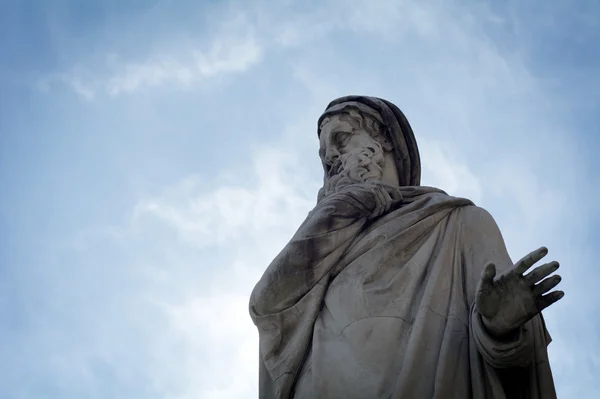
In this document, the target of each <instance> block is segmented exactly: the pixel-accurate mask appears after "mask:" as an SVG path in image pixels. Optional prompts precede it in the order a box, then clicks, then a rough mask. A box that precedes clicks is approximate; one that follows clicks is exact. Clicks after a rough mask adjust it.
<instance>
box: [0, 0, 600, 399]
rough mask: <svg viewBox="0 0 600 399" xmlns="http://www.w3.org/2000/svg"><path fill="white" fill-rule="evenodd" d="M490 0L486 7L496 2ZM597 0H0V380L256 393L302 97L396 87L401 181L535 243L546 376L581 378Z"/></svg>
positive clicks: (581, 394)
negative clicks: (404, 157)
mask: <svg viewBox="0 0 600 399" xmlns="http://www.w3.org/2000/svg"><path fill="white" fill-rule="evenodd" d="M500 3H501V4H502V5H500ZM598 20H600V3H598V2H597V1H595V0H587V1H586V0H581V1H577V2H571V1H568V0H552V1H545V0H536V1H533V2H520V1H517V0H509V1H507V2H495V1H491V0H489V1H484V2H480V1H477V2H476V1H461V0H419V1H416V0H413V1H408V0H352V1H341V0H323V1H316V0H315V1H308V0H285V1H279V2H272V1H267V0H252V1H242V0H239V1H191V0H190V1H173V0H147V1H141V0H128V1H125V0H118V1H117V0H107V1H95V2H94V1H84V2H82V1H74V0H55V1H46V2H44V1H41V0H38V1H35V0H31V1H16V0H14V1H10V0H7V1H3V2H1V3H0V397H2V398H11V399H19V398H32V399H42V398H64V399H70V398H73V399H80V398H99V399H106V398H122V399H132V398H134V399H138V398H139V399H146V398H165V399H166V398H168V399H184V398H185V399H188V398H189V399H192V398H224V399H231V398H251V397H256V395H257V379H258V363H257V359H258V357H257V356H258V339H257V332H256V329H255V327H254V325H253V324H252V321H251V320H250V317H249V316H248V310H247V303H248V297H249V294H250V291H251V289H252V287H253V286H254V284H255V283H256V281H257V280H258V278H259V277H260V275H261V274H262V272H263V270H264V269H265V268H266V266H267V265H268V264H269V262H270V261H271V260H272V258H273V257H274V256H275V255H276V254H277V253H278V252H279V250H281V248H283V246H284V244H285V243H286V242H287V241H288V240H289V238H290V237H291V235H292V234H293V233H294V231H295V229H296V228H297V227H298V225H299V224H300V223H301V221H302V220H303V219H304V216H305V215H306V213H307V212H308V211H309V210H310V209H311V207H312V206H313V205H314V203H315V200H316V195H317V190H318V188H319V187H320V183H321V179H322V176H321V166H320V162H319V159H318V155H317V147H318V141H317V138H316V121H317V118H318V116H319V115H320V113H321V112H322V111H323V110H324V108H325V106H326V105H327V103H328V102H329V101H330V100H332V99H334V98H336V97H338V96H341V95H346V94H365V95H374V96H379V97H383V98H386V99H388V100H390V101H392V102H394V103H396V104H397V105H398V106H399V107H400V108H401V109H402V110H403V111H404V112H405V113H406V115H407V117H408V119H409V121H410V122H411V124H412V126H413V128H414V131H415V134H416V137H417V140H418V143H419V146H420V149H421V156H422V163H423V184H424V185H433V186H437V187H440V188H442V189H444V190H446V191H447V192H448V193H450V194H452V195H457V196H466V197H468V198H470V199H472V200H473V201H475V202H476V203H477V204H478V205H480V206H482V207H484V208H486V209H488V210H489V211H490V212H491V213H492V215H494V217H495V218H496V221H497V222H498V224H499V226H500V228H501V229H502V231H503V234H504V237H505V239H506V242H507V246H508V249H509V251H510V253H511V256H512V257H513V259H514V260H516V259H518V258H520V257H521V256H522V255H524V254H526V253H528V252H529V251H531V250H533V249H535V248H537V247H539V246H541V245H546V246H548V247H549V249H550V255H549V256H548V257H549V258H550V259H556V260H559V261H560V262H561V264H562V268H561V272H560V273H561V275H562V276H563V283H561V286H560V287H561V288H562V289H564V290H565V292H566V296H565V298H564V299H563V300H562V301H560V302H559V303H558V304H556V305H554V306H553V307H552V308H550V309H548V310H547V311H545V317H546V321H547V325H548V329H549V330H550V333H551V335H552V337H553V339H554V342H553V343H552V344H551V346H550V356H551V363H552V367H553V371H554V374H555V380H556V385H557V389H558V394H559V397H560V398H578V399H596V398H600V379H599V378H598V376H600V350H598V348H599V347H600V317H598V315H599V314H600V290H599V289H598V286H599V285H598V281H599V280H600V269H599V268H598V265H597V264H596V259H597V258H598V257H597V256H595V255H596V253H595V251H596V250H598V246H597V245H596V244H597V243H598V240H599V233H600V231H599V229H598V227H597V226H598V223H599V222H600V219H599V215H600V213H599V211H598V208H597V203H598V201H597V199H598V194H599V190H598V187H599V185H598V181H599V180H598V177H597V173H596V172H597V171H598V170H600V165H599V161H598V157H597V149H598V148H599V144H600V135H599V134H598V133H599V129H598V122H597V116H598V115H600V47H599V46H597V44H598V43H599V42H600V25H599V24H598Z"/></svg>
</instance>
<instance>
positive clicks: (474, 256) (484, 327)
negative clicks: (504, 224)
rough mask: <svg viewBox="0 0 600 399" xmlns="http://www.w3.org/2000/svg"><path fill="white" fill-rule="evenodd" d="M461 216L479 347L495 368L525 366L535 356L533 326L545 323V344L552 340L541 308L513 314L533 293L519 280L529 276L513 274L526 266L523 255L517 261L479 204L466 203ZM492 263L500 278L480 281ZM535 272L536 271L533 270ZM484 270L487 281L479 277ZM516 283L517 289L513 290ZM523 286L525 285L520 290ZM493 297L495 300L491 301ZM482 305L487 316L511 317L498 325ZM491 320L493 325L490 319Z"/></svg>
mask: <svg viewBox="0 0 600 399" xmlns="http://www.w3.org/2000/svg"><path fill="white" fill-rule="evenodd" d="M463 216H464V218H463V223H464V224H463V248H464V253H463V256H464V259H465V265H466V267H467V268H468V270H466V275H467V276H468V278H467V282H466V283H467V284H466V285H467V287H466V291H467V292H466V294H467V298H468V302H469V304H470V305H471V332H472V336H473V339H474V341H475V343H476V344H477V347H478V350H479V352H480V353H481V355H482V356H483V358H484V359H485V361H486V362H487V363H489V364H490V365H491V366H493V367H495V368H510V367H522V366H525V365H527V364H529V363H530V362H531V360H532V347H533V342H532V340H533V329H534V328H542V329H543V330H544V331H543V333H544V334H543V336H545V337H548V341H547V342H545V343H544V345H547V344H548V343H549V336H548V334H547V331H546V330H545V325H544V322H543V318H542V315H541V313H540V310H541V309H537V308H536V309H529V310H528V311H527V312H522V313H523V314H522V315H521V314H518V316H519V317H517V318H515V317H513V316H514V314H517V313H518V312H521V309H522V308H523V307H526V305H527V303H528V302H527V300H529V299H530V297H533V296H532V289H531V288H530V286H529V285H527V284H525V283H524V284H523V285H524V286H525V287H521V286H520V285H519V284H520V283H521V280H523V281H525V278H526V277H524V276H521V277H520V280H519V279H517V277H518V275H517V274H515V269H517V268H522V266H519V265H520V264H521V262H523V260H522V261H520V262H517V265H514V266H513V262H512V261H511V259H510V256H509V255H508V252H507V250H506V245H505V244H504V240H503V238H502V234H501V233H500V230H499V228H498V226H497V225H496V222H495V221H494V219H493V218H492V216H491V215H490V214H489V213H488V212H487V211H485V210H484V209H482V208H478V207H475V206H472V207H466V208H464V215H463ZM524 259H527V257H526V258H524ZM531 264H533V262H532V263H531ZM490 265H494V266H490ZM548 265H551V264H548ZM548 265H544V266H541V267H540V268H545V270H552V268H553V267H554V266H548ZM492 268H494V269H496V271H497V274H498V275H499V278H497V279H496V280H494V276H493V275H492V276H491V279H488V280H487V281H492V283H491V284H496V283H498V285H499V286H491V287H486V286H485V284H482V281H486V280H485V278H489V277H490V276H489V274H487V273H490V271H491V269H492ZM540 268H538V269H540ZM538 269H536V270H538ZM554 270H555V269H554ZM532 273H535V270H534V272H532ZM482 274H483V278H484V280H482V279H481V276H482ZM494 274H495V273H494ZM513 274H514V276H515V278H514V279H510V280H507V279H504V280H502V281H500V282H498V280H499V279H501V278H504V277H503V276H513ZM543 277H545V276H543ZM513 287H516V288H515V289H513ZM488 288H489V289H490V291H491V292H492V293H493V295H492V296H490V297H489V298H488V296H486V295H485V294H486V291H485V290H486V289H488ZM505 288H506V289H505ZM521 288H523V290H520V289H521ZM498 293H500V294H498ZM496 294H498V295H496ZM501 294H506V295H501ZM490 298H491V300H488V299H490ZM486 301H487V302H486ZM489 304H491V305H497V307H499V308H501V309H500V310H501V311H498V310H496V311H495V312H493V314H492V313H490V312H489V309H491V308H493V306H491V305H489ZM513 308H518V312H513V311H512V310H511V309H513ZM503 309H508V311H507V312H503ZM482 310H483V311H484V312H485V313H484V314H485V315H486V316H490V315H492V316H493V317H496V316H498V317H501V318H502V319H503V320H504V319H506V320H507V322H506V323H503V324H502V323H501V324H499V323H497V322H495V320H493V319H492V318H490V317H485V316H482V314H481V313H482ZM508 319H510V320H508ZM491 320H493V321H494V322H495V324H494V323H490V321H491ZM511 320H515V321H514V322H512V321H511ZM497 325H502V326H505V325H506V327H505V328H504V329H499V328H497ZM498 331H500V333H498Z"/></svg>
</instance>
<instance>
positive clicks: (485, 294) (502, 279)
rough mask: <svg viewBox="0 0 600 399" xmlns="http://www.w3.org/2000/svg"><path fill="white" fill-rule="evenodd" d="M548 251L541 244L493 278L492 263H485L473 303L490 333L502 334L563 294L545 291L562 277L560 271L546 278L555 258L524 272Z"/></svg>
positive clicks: (555, 265) (515, 327)
mask: <svg viewBox="0 0 600 399" xmlns="http://www.w3.org/2000/svg"><path fill="white" fill-rule="evenodd" d="M547 253H548V250H547V249H546V248H540V249H538V250H536V251H534V252H532V253H530V254H529V255H527V256H526V257H524V258H523V259H521V260H520V261H519V262H517V263H516V264H515V265H514V266H513V267H511V268H510V269H508V270H507V271H506V272H504V273H503V274H501V275H500V276H498V277H496V278H494V277H495V275H496V268H495V266H494V265H493V264H489V265H487V266H486V268H485V270H484V271H483V275H482V277H481V281H480V283H479V287H478V288H477V294H476V302H475V305H476V309H477V312H478V313H479V314H480V315H481V316H483V321H484V324H485V325H486V327H487V328H488V329H489V330H490V332H491V333H492V334H494V335H496V336H503V335H506V334H509V333H510V332H512V331H515V330H517V329H518V328H519V327H521V326H522V325H523V324H525V323H526V322H527V321H528V320H529V319H531V318H532V317H533V316H535V315H536V314H538V313H539V312H541V311H542V310H543V309H545V308H547V307H548V306H550V305H551V304H553V303H554V302H556V301H558V300H559V299H561V298H562V297H563V295H564V293H563V292H562V291H553V292H551V293H549V294H546V292H548V291H550V290H551V289H552V288H554V287H555V286H556V285H557V284H558V283H559V282H560V280H561V278H560V276H559V275H554V276H552V277H549V278H546V277H548V276H549V275H550V274H552V273H554V272H555V271H556V270H557V269H558V267H559V265H558V262H550V263H546V264H544V265H541V266H539V267H536V268H535V269H534V270H533V271H532V272H531V273H529V274H527V275H523V273H525V272H526V271H527V270H528V269H529V268H530V267H531V266H533V265H534V264H535V263H536V262H537V261H539V260H540V259H542V258H543V257H544V256H546V254H547ZM544 294H545V295H544Z"/></svg>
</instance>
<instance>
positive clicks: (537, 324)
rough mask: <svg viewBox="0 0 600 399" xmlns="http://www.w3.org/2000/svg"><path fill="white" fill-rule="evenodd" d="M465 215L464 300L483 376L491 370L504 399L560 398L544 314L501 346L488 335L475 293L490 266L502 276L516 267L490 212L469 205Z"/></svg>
mask: <svg viewBox="0 0 600 399" xmlns="http://www.w3.org/2000/svg"><path fill="white" fill-rule="evenodd" d="M462 212H463V218H462V219H463V226H462V248H463V265H464V268H465V295H466V297H467V301H468V303H469V304H470V307H471V308H470V312H471V315H470V326H469V328H470V335H471V338H470V339H471V343H472V347H473V348H474V350H475V352H476V353H473V354H472V356H475V357H477V358H479V359H480V361H477V363H480V364H481V367H480V370H481V371H483V370H487V371H486V372H485V373H486V374H487V375H488V377H486V378H485V379H484V380H487V381H488V382H490V383H491V382H492V381H496V382H497V384H498V385H501V386H502V390H503V391H504V395H505V396H504V397H506V398H515V399H518V398H546V397H547V398H555V397H556V394H555V391H554V383H553V379H552V373H551V371H550V365H549V360H548V352H547V346H548V344H549V343H550V335H549V334H548V331H547V330H546V326H545V323H544V319H543V316H542V314H541V313H540V314H538V315H536V316H535V317H533V318H532V319H531V320H529V321H528V322H527V323H525V324H524V325H523V326H522V327H521V329H520V330H519V331H518V332H517V333H516V334H515V336H514V337H511V339H508V340H506V341H499V340H497V339H495V338H494V337H492V336H491V335H490V334H489V333H488V332H487V330H486V329H485V327H484V325H483V323H482V321H481V316H480V315H479V314H478V313H477V311H476V310H475V294H476V290H477V285H478V283H479V280H480V278H481V273H482V271H483V269H484V267H485V265H487V264H488V263H494V264H495V265H496V270H497V274H501V273H503V272H504V271H506V270H507V269H508V268H510V267H512V266H513V262H512V260H511V258H510V256H509V254H508V251H507V249H506V245H505V243H504V239H503V237H502V234H501V232H500V229H499V228H498V225H497V224H496V222H495V221H494V219H493V217H492V216H491V215H490V214H489V213H488V212H487V211H486V210H484V209H482V208H479V207H477V206H468V207H465V208H463V210H462ZM488 388H489V387H488ZM481 389H484V390H485V391H487V392H489V390H488V389H485V388H483V387H482V388H481Z"/></svg>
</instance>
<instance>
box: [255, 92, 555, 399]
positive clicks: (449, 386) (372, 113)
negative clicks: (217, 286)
mask: <svg viewBox="0 0 600 399" xmlns="http://www.w3.org/2000/svg"><path fill="white" fill-rule="evenodd" d="M318 134H319V140H320V151H319V154H320V157H321V160H322V163H323V168H324V175H325V178H324V185H323V188H322V189H321V190H320V191H319V193H318V199H317V205H316V206H315V208H314V209H313V210H312V211H311V212H310V213H309V214H308V216H307V218H306V220H305V221H304V222H303V223H302V225H301V226H300V227H299V228H298V231H297V232H296V234H295V235H294V236H293V238H292V239H291V241H290V242H289V243H288V244H287V245H286V247H285V248H284V249H283V251H282V252H281V253H280V254H279V255H278V256H277V257H276V258H275V259H274V260H273V262H272V263H271V264H270V265H269V267H268V268H267V269H266V271H265V273H264V274H263V276H262V277H261V279H260V281H259V282H258V283H257V285H256V286H255V288H254V290H253V292H252V295H251V297H250V314H251V317H252V319H253V321H254V323H255V324H256V326H257V327H258V331H259V342H260V345H259V346H260V369H259V396H260V397H261V398H360V399H370V398H402V399H430V398H436V399H445V398H456V399H459V398H460V399H468V398H475V399H479V398H489V399H514V398H530V399H542V398H543V399H548V398H556V393H555V389H554V382H553V378H552V373H551V370H550V365H549V362H548V353H547V346H548V344H549V343H550V336H549V334H548V332H547V330H546V326H545V324H544V319H543V317H542V314H541V311H542V310H543V309H545V308H546V307H548V306H550V305H551V304H553V303H554V302H556V301H558V300H559V299H561V298H562V297H563V295H564V293H563V292H562V291H552V292H550V291H551V290H552V289H553V288H554V287H555V286H556V285H557V284H558V283H559V282H560V276H558V275H552V274H553V273H554V272H555V271H556V270H557V269H558V266H559V265H558V263H557V262H549V263H546V264H544V265H541V266H539V267H536V268H533V270H531V271H529V272H528V273H527V271H528V270H529V269H530V268H532V266H533V265H534V264H535V263H537V262H538V261H539V260H541V259H542V258H543V257H544V256H545V255H546V254H547V249H546V248H540V249H538V250H536V251H533V252H532V253H530V254H529V255H527V256H525V257H524V258H523V259H521V260H520V261H518V262H517V263H515V264H513V262H512V261H511V259H510V257H509V255H508V253H507V250H506V247H505V244H504V240H503V238H502V235H501V233H500V231H499V229H498V227H497V225H496V223H495V222H494V219H493V218H492V217H491V216H490V214H489V213H488V212H487V211H485V210H484V209H482V208H479V207H477V206H475V205H474V204H473V203H472V202H471V201H469V200H467V199H462V198H455V197H451V196H449V195H447V194H446V193H444V192H443V191H441V190H439V189H436V188H431V187H423V186H420V159H419V152H418V149H417V143H416V141H415V138H414V135H413V132H412V129H411V127H410V125H409V123H408V121H407V120H406V118H405V116H404V115H403V113H402V112H401V111H400V110H399V109H398V108H397V107H396V106H395V105H393V104H391V103H390V102H388V101H385V100H382V99H379V98H373V97H363V96H348V97H342V98H339V99H337V100H334V101H333V102H331V103H330V104H329V106H328V107H327V109H326V111H325V113H324V114H323V115H322V116H321V118H320V119H319V123H318ZM551 275H552V276H551Z"/></svg>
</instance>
